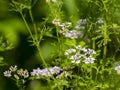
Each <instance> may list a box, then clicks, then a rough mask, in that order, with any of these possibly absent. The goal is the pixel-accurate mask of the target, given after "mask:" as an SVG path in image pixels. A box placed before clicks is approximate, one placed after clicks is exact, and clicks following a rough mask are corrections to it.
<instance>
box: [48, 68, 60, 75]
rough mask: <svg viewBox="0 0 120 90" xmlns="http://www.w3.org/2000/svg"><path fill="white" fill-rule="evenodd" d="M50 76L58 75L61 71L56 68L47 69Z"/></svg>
mask: <svg viewBox="0 0 120 90" xmlns="http://www.w3.org/2000/svg"><path fill="white" fill-rule="evenodd" d="M49 70H50V73H51V74H58V73H60V71H61V68H60V67H58V66H54V67H53V68H49Z"/></svg>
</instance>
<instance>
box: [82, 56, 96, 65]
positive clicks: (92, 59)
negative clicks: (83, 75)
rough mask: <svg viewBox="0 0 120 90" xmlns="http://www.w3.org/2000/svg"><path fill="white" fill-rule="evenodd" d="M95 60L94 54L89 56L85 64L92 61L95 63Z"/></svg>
mask: <svg viewBox="0 0 120 90" xmlns="http://www.w3.org/2000/svg"><path fill="white" fill-rule="evenodd" d="M94 60H95V58H93V57H92V56H89V57H87V58H86V59H85V60H84V61H83V62H84V63H85V64H91V63H94Z"/></svg>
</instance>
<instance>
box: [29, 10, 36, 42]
mask: <svg viewBox="0 0 120 90" xmlns="http://www.w3.org/2000/svg"><path fill="white" fill-rule="evenodd" d="M29 14H30V18H31V21H32V24H33V28H34V32H35V40H36V41H38V38H37V27H36V24H35V23H34V18H33V15H32V11H31V8H29Z"/></svg>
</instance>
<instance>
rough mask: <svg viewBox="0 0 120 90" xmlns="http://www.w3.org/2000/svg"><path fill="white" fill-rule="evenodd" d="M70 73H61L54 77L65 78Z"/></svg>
mask: <svg viewBox="0 0 120 90" xmlns="http://www.w3.org/2000/svg"><path fill="white" fill-rule="evenodd" d="M69 75H70V73H69V72H67V71H63V72H62V73H60V74H59V75H57V76H56V78H62V77H67V76H69Z"/></svg>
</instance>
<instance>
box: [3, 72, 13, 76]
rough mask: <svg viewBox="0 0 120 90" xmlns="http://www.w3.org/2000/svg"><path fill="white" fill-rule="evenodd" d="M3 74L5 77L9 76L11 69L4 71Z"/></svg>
mask: <svg viewBox="0 0 120 90" xmlns="http://www.w3.org/2000/svg"><path fill="white" fill-rule="evenodd" d="M3 74H4V76H6V77H11V76H12V75H11V71H9V70H8V71H5V72H4V73H3Z"/></svg>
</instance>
